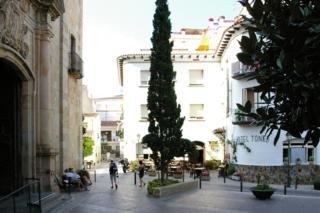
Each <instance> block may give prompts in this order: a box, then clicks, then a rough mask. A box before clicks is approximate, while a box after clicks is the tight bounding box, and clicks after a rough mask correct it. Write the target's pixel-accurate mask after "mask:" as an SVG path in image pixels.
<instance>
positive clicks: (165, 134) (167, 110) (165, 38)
mask: <svg viewBox="0 0 320 213" xmlns="http://www.w3.org/2000/svg"><path fill="white" fill-rule="evenodd" d="M169 16H170V11H169V8H168V3H167V0H156V11H155V14H154V19H153V27H154V30H153V34H152V38H151V41H152V46H153V47H152V52H151V65H150V73H151V75H150V81H149V90H148V105H147V106H148V109H149V115H148V121H149V128H148V132H149V134H148V135H146V136H145V137H143V139H142V142H143V143H145V144H147V145H148V147H150V148H151V150H152V152H153V154H152V155H151V157H152V158H153V160H154V162H155V164H156V166H157V167H158V169H160V170H161V180H162V181H163V179H164V175H165V173H166V172H167V168H168V164H169V162H170V161H171V160H172V159H173V158H174V157H175V156H181V147H183V146H184V143H183V141H181V137H182V125H183V122H184V118H182V117H180V112H181V109H180V105H178V104H177V101H176V99H177V97H176V94H175V90H174V82H173V76H174V72H173V66H172V61H171V50H172V46H173V43H172V42H170V41H169V39H170V34H171V21H170V19H169Z"/></svg>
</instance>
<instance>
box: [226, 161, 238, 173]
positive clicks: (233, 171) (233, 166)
mask: <svg viewBox="0 0 320 213" xmlns="http://www.w3.org/2000/svg"><path fill="white" fill-rule="evenodd" d="M235 171H236V167H235V165H234V164H233V163H230V164H229V166H228V168H227V175H228V176H229V175H233V173H235Z"/></svg>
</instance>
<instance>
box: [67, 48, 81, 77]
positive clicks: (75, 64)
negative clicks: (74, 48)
mask: <svg viewBox="0 0 320 213" xmlns="http://www.w3.org/2000/svg"><path fill="white" fill-rule="evenodd" d="M69 63H70V64H69V73H70V74H71V75H72V76H73V77H75V78H76V79H81V78H83V70H82V59H81V57H80V56H79V55H78V54H77V53H76V52H71V53H70V59H69Z"/></svg>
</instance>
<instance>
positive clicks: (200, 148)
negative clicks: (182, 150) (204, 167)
mask: <svg viewBox="0 0 320 213" xmlns="http://www.w3.org/2000/svg"><path fill="white" fill-rule="evenodd" d="M192 143H194V144H195V145H196V150H197V156H196V159H194V162H195V163H201V164H203V163H204V159H205V156H204V155H205V144H204V143H203V142H201V141H192Z"/></svg>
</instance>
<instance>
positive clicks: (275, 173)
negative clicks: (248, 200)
mask: <svg viewBox="0 0 320 213" xmlns="http://www.w3.org/2000/svg"><path fill="white" fill-rule="evenodd" d="M236 171H237V172H240V173H241V174H242V175H243V180H244V181H248V182H258V177H259V176H260V180H263V179H265V181H266V182H267V183H269V184H283V183H284V182H285V181H286V180H287V174H288V166H248V165H236ZM290 176H291V183H292V184H294V183H295V180H296V178H298V184H312V183H313V179H314V177H316V176H320V166H319V165H300V166H295V165H291V166H290Z"/></svg>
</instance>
